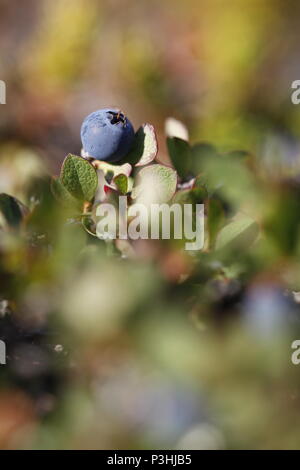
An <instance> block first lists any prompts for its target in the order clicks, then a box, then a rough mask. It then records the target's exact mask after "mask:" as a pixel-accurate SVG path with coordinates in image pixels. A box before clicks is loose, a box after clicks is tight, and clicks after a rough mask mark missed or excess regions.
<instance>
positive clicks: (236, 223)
mask: <svg viewBox="0 0 300 470" xmlns="http://www.w3.org/2000/svg"><path fill="white" fill-rule="evenodd" d="M258 233H259V227H258V224H257V223H256V222H255V220H253V219H252V218H251V217H248V216H245V215H242V214H240V215H239V216H237V217H236V219H235V220H233V221H232V222H230V223H229V224H228V225H226V226H225V227H223V228H222V230H221V231H220V232H219V234H218V236H217V240H216V249H222V248H224V247H227V246H228V245H229V244H231V243H233V242H234V243H236V244H238V245H240V244H241V243H246V244H247V246H249V245H251V243H253V241H254V240H255V239H256V238H257V235H258Z"/></svg>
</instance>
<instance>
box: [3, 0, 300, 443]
mask: <svg viewBox="0 0 300 470" xmlns="http://www.w3.org/2000/svg"><path fill="white" fill-rule="evenodd" d="M299 13H300V5H299V4H298V3H297V2H296V1H293V0H291V1H286V2H282V1H281V0H272V1H270V0H252V1H251V2H245V1H244V0H230V1H228V2H222V1H221V0H213V1H211V0H210V1H209V0H207V1H206V0H201V1H196V0H187V1H186V2H181V1H179V0H172V1H171V0H166V1H164V2H160V1H158V0H153V1H152V2H147V1H144V0H142V1H139V2H136V1H134V0H122V2H121V1H119V0H105V1H103V2H98V1H96V0H90V1H89V2H88V6H87V2H84V1H83V0H60V1H59V2H51V1H50V0H42V1H36V0H28V1H26V2H23V3H22V2H18V3H17V1H16V0H3V1H2V2H1V16H0V25H1V27H0V41H1V45H2V47H1V55H0V70H1V77H0V78H1V79H2V80H5V81H6V83H7V89H8V96H7V104H6V105H5V106H4V105H1V109H0V111H1V113H0V193H1V197H0V211H1V218H0V226H1V231H0V339H3V340H4V341H5V342H6V345H7V364H6V366H0V387H1V388H0V398H1V400H0V418H1V419H0V447H1V448H35V449H39V448H43V449H44V448H50V449H62V448H70V449H77V448H88V449H90V448H98V449H131V448H141V449H145V448H150V449H151V448H181V449H189V448H196V449H203V448H206V449H210V448H216V449H219V448H229V449H230V448H234V449H237V448H238V449H239V448H243V449H244V448H272V449H279V448H284V449H289V448H299V442H300V431H299V426H298V421H299V410H300V394H299V385H300V376H299V373H298V369H297V366H295V365H293V364H292V362H291V353H292V350H291V343H292V341H294V340H295V339H297V337H299V334H300V321H299V320H300V310H299V294H297V293H298V292H299V291H300V287H299V286H300V269H299V255H300V244H299V227H300V211H299V200H300V199H299V196H300V193H299V181H300V180H299V174H300V141H299V137H300V125H299V124H300V121H299V120H300V111H299V110H298V109H297V107H296V106H293V105H292V104H291V101H290V91H291V90H290V86H291V83H292V81H293V80H295V79H297V78H299V74H300V66H299V60H298V44H299V34H300V32H299V31H300V29H299ZM104 105H108V106H109V105H117V106H120V107H121V108H122V109H124V110H126V114H128V115H129V116H130V118H132V121H133V122H134V124H135V128H136V129H138V128H139V126H140V125H141V124H142V123H144V122H151V123H153V124H155V130H156V134H157V139H158V147H159V152H158V155H157V156H156V153H157V148H156V141H154V140H151V139H153V138H155V136H154V137H153V135H154V133H153V129H152V128H151V126H149V127H141V128H140V130H139V134H138V136H137V141H139V139H140V137H141V135H143V134H144V136H146V137H147V138H149V139H150V140H149V143H147V149H148V151H149V152H148V154H147V155H145V154H143V152H142V151H141V150H140V149H139V151H138V152H136V154H134V155H131V159H129V158H128V159H129V161H130V162H131V163H132V162H133V160H134V163H135V164H136V163H137V160H138V159H141V158H144V160H142V162H141V160H139V161H140V165H141V166H142V169H139V168H138V166H137V167H135V168H133V171H132V173H130V171H129V170H128V165H127V166H123V167H122V169H121V170H120V168H121V167H117V166H115V167H114V168H113V169H112V168H111V167H110V166H106V165H103V164H102V163H101V162H100V163H99V164H98V167H97V165H96V168H95V169H96V170H97V174H98V178H99V185H98V189H99V188H100V189H103V185H104V184H105V186H107V188H108V190H107V192H106V193H105V191H104V193H105V198H106V199H105V200H107V201H115V199H114V198H115V196H116V194H118V192H119V193H121V194H124V193H127V197H128V199H130V198H131V196H133V195H134V193H132V188H133V190H134V191H135V192H138V191H137V190H136V188H137V187H138V184H137V181H138V178H136V175H137V174H138V173H139V172H140V173H141V172H142V171H143V170H145V167H144V165H145V164H147V165H148V164H149V163H150V164H151V165H152V166H154V165H156V164H157V163H158V164H159V165H161V167H162V168H166V167H164V166H163V163H167V164H169V162H172V165H173V166H174V167H175V169H176V170H177V174H178V180H177V191H176V194H174V190H175V184H174V181H175V179H174V177H173V176H174V173H173V172H172V171H171V169H169V170H168V171H166V170H164V171H163V173H164V174H162V173H160V176H158V175H156V178H160V179H163V180H166V179H169V187H168V188H167V189H168V191H167V193H168V198H172V199H171V200H174V201H176V202H179V203H181V204H182V203H184V202H186V201H191V202H192V203H193V204H195V203H197V202H204V204H205V229H206V234H205V247H204V249H203V250H202V251H199V252H186V251H184V249H183V247H182V243H180V241H178V240H136V241H135V242H134V243H128V242H126V241H124V240H117V242H116V243H112V242H104V241H101V240H99V239H97V238H96V237H94V236H93V235H92V234H91V233H93V230H94V226H93V224H94V209H95V207H94V208H92V209H93V210H92V211H91V212H90V209H91V207H90V206H89V205H85V206H83V205H82V204H81V205H80V206H76V208H75V207H74V206H72V204H71V207H70V205H68V204H60V202H59V201H58V199H57V196H61V195H62V191H64V190H65V188H63V189H62V186H61V182H62V181H63V174H64V173H63V172H62V173H61V176H60V178H58V175H59V172H60V167H61V165H62V162H63V158H64V157H65V155H67V154H69V153H71V154H75V155H79V154H80V139H79V128H80V124H81V121H82V119H83V117H84V116H85V115H86V114H88V113H89V112H91V111H93V110H95V109H96V108H101V107H103V106H104ZM169 116H172V117H174V118H177V119H179V120H180V121H182V122H183V123H184V124H185V125H186V126H187V128H188V129H189V131H190V132H189V133H190V136H191V138H190V141H189V142H188V141H187V138H186V136H187V135H188V132H187V129H186V128H185V125H182V124H180V122H179V123H178V122H177V127H176V126H175V124H174V122H173V125H170V121H169V123H168V122H167V125H166V130H167V140H166V135H165V132H164V126H165V122H166V118H167V117H169ZM170 126H171V130H172V129H175V127H176V129H177V131H178V133H177V132H175V133H174V135H172V132H171V131H170ZM149 136H150V137H149ZM145 147H146V144H145ZM137 155H138V157H137ZM155 156H156V162H155V163H154V162H153V158H154V157H155ZM133 157H135V158H133ZM132 159H133V160H132ZM125 160H126V159H125ZM76 164H77V163H76ZM122 164H123V165H126V161H124V162H122ZM75 166H76V165H75ZM146 168H150V167H149V166H147V167H146ZM156 169H158V165H157V166H156ZM72 171H73V170H72ZM148 171H149V170H147V171H146V173H147V172H148ZM167 173H168V178H166V176H165V174H167ZM144 174H145V173H144ZM52 175H55V178H54V179H53V178H52ZM120 175H123V176H121V177H120ZM75 176H76V175H75ZM92 178H93V177H92ZM53 181H54V182H53ZM156 181H157V179H156ZM170 181H171V182H170ZM159 184H160V183H159ZM55 185H56V186H55ZM53 186H55V187H56V190H57V191H55V189H54V190H53ZM146 186H147V188H149V189H152V193H151V191H150V196H149V197H152V196H153V193H157V191H156V187H155V186H153V185H152V186H151V184H150V183H148V184H147V185H146ZM173 186H174V188H173ZM51 188H52V189H51ZM170 188H171V189H170ZM67 189H68V188H67ZM69 189H70V187H69ZM89 189H91V188H86V191H87V192H89V191H88V190H89ZM92 189H93V188H92ZM72 192H74V194H75V195H76V194H78V192H77V188H76V187H75V190H74V187H73V183H72V186H71V192H70V193H69V196H70V198H69V199H72V196H73V195H74V194H72ZM53 193H55V194H56V197H54V194H53ZM58 193H59V194H58ZM93 194H94V191H93ZM142 194H143V195H145V184H144V189H143V191H142ZM160 194H162V193H161V192H160ZM163 194H166V192H164V191H163ZM64 195H65V191H64V194H63V195H62V196H63V197H64ZM156 195H157V194H156ZM84 196H86V194H84ZM103 197H104V196H103V191H100V192H98V193H96V195H95V198H94V200H92V203H94V205H97V204H99V201H100V203H101V201H102V202H103V199H102V198H103ZM86 199H92V197H87V198H86ZM81 203H82V201H81Z"/></svg>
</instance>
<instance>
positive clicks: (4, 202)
mask: <svg viewBox="0 0 300 470" xmlns="http://www.w3.org/2000/svg"><path fill="white" fill-rule="evenodd" d="M0 212H1V213H2V215H3V216H4V218H5V221H6V222H7V224H8V225H9V227H11V228H18V227H19V226H20V225H21V223H22V220H23V219H24V217H25V215H26V214H28V209H27V207H26V206H24V204H22V202H20V201H19V200H18V199H16V198H15V197H12V196H9V194H5V193H2V194H0Z"/></svg>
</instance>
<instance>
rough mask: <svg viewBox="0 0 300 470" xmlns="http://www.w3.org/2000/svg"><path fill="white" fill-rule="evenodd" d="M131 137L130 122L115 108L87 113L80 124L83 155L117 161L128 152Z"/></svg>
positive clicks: (131, 140)
mask: <svg viewBox="0 0 300 470" xmlns="http://www.w3.org/2000/svg"><path fill="white" fill-rule="evenodd" d="M133 138H134V129H133V126H132V124H131V122H130V121H129V119H127V117H126V116H124V114H123V113H122V112H121V111H120V110H119V109H116V108H104V109H99V110H98V111H95V112H93V113H91V114H89V115H88V116H87V117H86V118H85V119H84V121H83V123H82V126H81V141H82V146H83V156H84V157H93V158H96V159H97V160H104V161H107V162H117V161H119V160H121V158H123V157H124V156H125V155H126V154H127V153H128V151H129V150H130V147H131V145H132V143H133Z"/></svg>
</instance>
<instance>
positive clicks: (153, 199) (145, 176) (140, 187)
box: [132, 164, 177, 203]
mask: <svg viewBox="0 0 300 470" xmlns="http://www.w3.org/2000/svg"><path fill="white" fill-rule="evenodd" d="M176 186H177V174H176V171H174V170H173V168H170V167H168V166H165V165H159V164H155V165H150V166H147V167H146V168H143V169H142V170H141V171H140V172H139V174H138V176H137V186H135V187H134V188H133V192H132V198H138V199H139V201H140V202H141V201H143V202H145V203H160V202H167V201H169V200H170V199H171V197H172V196H173V195H174V193H175V191H176Z"/></svg>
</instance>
